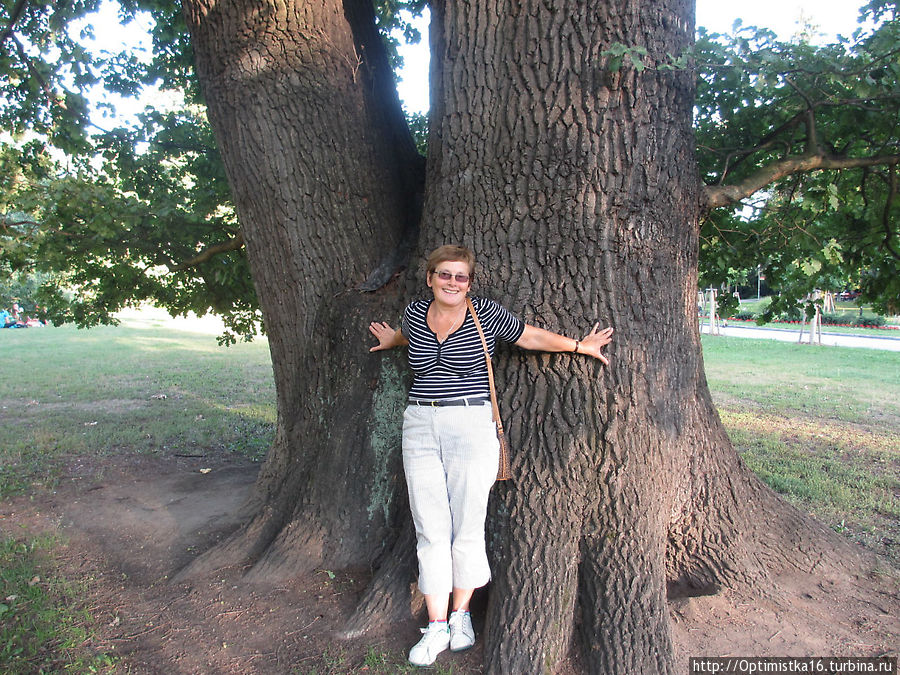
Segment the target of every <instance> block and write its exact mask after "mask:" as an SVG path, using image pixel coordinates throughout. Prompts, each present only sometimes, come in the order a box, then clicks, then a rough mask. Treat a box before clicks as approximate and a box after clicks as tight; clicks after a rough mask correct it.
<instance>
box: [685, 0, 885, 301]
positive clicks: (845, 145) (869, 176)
mask: <svg viewBox="0 0 900 675" xmlns="http://www.w3.org/2000/svg"><path fill="white" fill-rule="evenodd" d="M895 11H896V10H895V4H894V3H885V2H871V3H869V5H868V6H867V8H866V14H867V16H868V17H869V20H871V21H876V22H877V21H880V20H884V19H885V18H887V17H890V16H893V14H892V13H893V12H895ZM898 39H900V34H898V25H897V22H896V21H884V22H883V23H881V24H880V26H879V27H878V29H877V30H874V31H865V30H863V29H862V28H858V29H857V30H856V31H854V32H853V33H852V35H851V36H850V37H839V39H838V40H837V41H836V42H835V43H833V44H829V45H825V46H823V47H814V46H813V45H811V44H810V43H809V42H808V41H807V40H805V39H799V40H793V41H791V42H784V41H779V40H777V39H776V38H775V36H774V35H773V34H772V33H771V32H770V31H767V30H764V29H758V28H752V27H748V28H745V27H741V26H740V25H738V26H736V27H735V32H734V33H733V34H732V35H727V36H726V35H710V34H708V33H707V32H706V31H704V30H703V29H700V35H699V38H698V42H697V45H696V46H695V48H694V54H695V55H696V58H697V59H698V61H699V62H701V63H702V64H704V65H702V66H701V76H700V78H699V92H698V97H697V114H696V121H695V129H696V132H697V137H698V148H699V161H700V171H701V175H702V176H703V177H704V180H705V181H706V182H707V183H708V184H709V187H708V189H707V194H708V196H709V202H708V204H709V206H710V207H715V206H717V205H720V204H721V203H722V200H723V199H725V200H726V201H727V200H728V199H730V198H739V199H742V200H745V201H744V202H743V203H744V206H746V207H748V208H745V209H743V211H744V212H743V213H741V212H735V211H734V210H732V209H718V210H713V211H711V212H710V213H709V214H708V216H707V217H706V218H705V219H704V222H703V228H702V234H701V271H702V273H703V276H704V284H710V283H712V284H716V285H718V284H719V283H721V282H723V281H725V280H726V277H727V275H728V271H729V270H730V269H744V270H747V269H751V270H755V269H756V267H757V266H758V265H760V266H762V267H763V271H764V272H765V273H766V276H767V278H768V280H769V284H770V286H773V287H774V288H776V289H778V291H779V293H780V295H779V296H778V297H777V298H776V299H775V301H774V302H773V303H772V305H770V306H769V308H768V315H769V316H771V315H773V314H775V313H778V312H781V311H784V310H787V309H790V308H791V307H792V305H793V303H794V302H795V301H796V300H798V299H801V298H803V297H804V296H806V295H807V294H808V293H809V292H810V291H812V290H813V289H814V288H826V289H840V288H848V287H850V288H861V289H862V291H863V297H864V299H865V300H866V301H869V302H872V303H873V304H874V305H875V307H876V309H879V310H881V311H883V312H890V313H896V312H897V311H900V285H898V284H900V281H898V279H900V234H898V228H897V222H898V216H897V213H898V208H900V205H898V202H897V176H896V172H897V159H898V158H897V119H898V114H900V104H898V101H900V78H898V75H900V65H898V63H897V53H898V49H897V45H898V44H900V42H898ZM821 169H828V170H827V171H823V170H821ZM761 190H763V191H762V192H761ZM747 211H751V214H749V215H748V214H747V213H746V212H747Z"/></svg>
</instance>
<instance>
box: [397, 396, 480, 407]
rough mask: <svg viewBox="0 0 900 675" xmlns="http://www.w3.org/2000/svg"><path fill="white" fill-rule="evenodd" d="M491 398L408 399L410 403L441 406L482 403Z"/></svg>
mask: <svg viewBox="0 0 900 675" xmlns="http://www.w3.org/2000/svg"><path fill="white" fill-rule="evenodd" d="M490 400H491V397H490V396H476V397H475V398H454V399H449V400H447V401H412V400H411V401H409V404H410V405H425V406H434V407H442V406H445V405H465V406H470V405H482V404H484V403H487V402H488V401H490Z"/></svg>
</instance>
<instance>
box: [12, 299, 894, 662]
mask: <svg viewBox="0 0 900 675" xmlns="http://www.w3.org/2000/svg"><path fill="white" fill-rule="evenodd" d="M215 336H216V334H215V331H214V330H213V331H210V330H208V329H203V330H200V329H198V328H194V327H191V326H190V325H188V326H187V327H185V324H183V323H181V322H177V323H173V322H171V321H170V320H168V319H167V318H164V317H162V316H160V315H158V314H149V315H148V314H140V315H133V316H131V317H129V318H128V319H127V320H126V321H124V323H123V325H121V326H119V327H114V328H113V327H110V328H100V329H93V330H90V331H79V330H76V329H74V328H69V327H63V328H54V329H26V330H16V331H10V330H4V331H2V332H0V353H2V354H3V355H4V357H5V358H4V363H5V364H6V366H7V367H6V377H4V378H3V379H2V380H0V420H2V422H0V499H2V498H5V497H9V496H12V495H16V494H23V493H28V492H31V491H33V490H35V489H36V488H40V487H48V488H49V487H52V486H53V484H54V482H55V481H56V480H58V478H59V476H60V475H62V472H63V470H64V467H65V464H66V462H67V461H70V460H72V459H74V458H76V457H80V456H85V455H89V456H95V457H96V456H104V455H114V454H121V453H160V454H167V453H168V454H181V453H184V454H205V453H221V452H234V453H240V454H242V455H245V456H249V457H251V458H254V459H261V458H262V457H263V455H264V454H265V452H266V450H267V449H268V447H269V444H270V443H271V439H272V436H273V433H274V426H275V394H274V386H273V382H272V369H271V361H270V356H269V352H268V348H267V344H266V341H265V340H259V341H257V342H255V343H250V344H238V345H235V346H233V347H229V348H223V347H219V346H218V345H217V343H216V340H215ZM703 349H704V359H705V363H706V372H707V377H708V380H709V383H710V388H711V389H712V391H713V396H714V398H715V400H716V403H717V405H718V407H719V410H720V416H721V418H722V421H723V423H724V424H725V426H726V429H727V430H728V433H729V435H730V436H731V438H732V441H733V443H734V445H735V447H736V448H737V450H738V452H739V453H740V454H741V455H742V456H743V458H744V459H745V461H746V462H747V464H748V465H749V466H750V467H751V468H752V469H753V470H754V471H756V472H757V474H758V475H760V476H761V477H762V479H763V480H764V481H766V482H767V483H768V484H769V485H771V486H772V487H773V488H774V489H775V490H777V491H779V492H780V493H782V494H783V495H784V496H785V497H786V498H787V499H789V500H790V501H792V502H794V503H795V504H797V505H798V506H800V507H801V508H803V509H805V510H806V511H808V512H810V513H812V514H814V515H815V516H816V517H817V518H819V519H820V520H822V521H823V522H825V523H826V524H828V525H829V526H831V527H832V528H834V529H836V530H838V531H841V532H843V533H844V534H846V535H847V536H849V537H852V538H853V539H855V540H857V541H859V542H860V543H862V544H863V545H865V546H868V547H869V548H871V549H873V550H876V551H878V552H879V553H882V554H884V555H886V556H887V557H888V558H889V559H891V560H892V561H893V563H894V564H895V565H898V566H900V504H898V501H900V353H891V352H883V351H876V350H868V349H849V348H840V347H811V346H809V345H797V344H791V343H782V342H775V341H770V340H752V339H740V338H728V337H710V336H704V337H703ZM56 546H58V542H54V541H53V540H47V539H42V538H36V539H35V538H32V539H27V538H25V539H21V538H11V537H8V536H6V535H4V536H3V537H0V581H2V584H3V585H2V589H0V631H2V632H0V664H3V668H4V670H3V672H4V673H6V672H10V673H13V674H16V673H20V672H21V673H26V672H28V673H30V672H42V671H43V672H51V671H52V672H56V671H59V670H68V671H70V672H79V673H81V672H84V673H89V672H107V671H108V670H110V669H112V668H114V667H115V666H114V661H113V658H112V657H111V656H110V655H108V654H105V653H103V652H102V651H98V649H97V648H96V647H95V646H93V645H94V642H93V641H92V640H93V638H92V634H91V631H90V626H91V625H94V624H92V619H91V617H90V615H89V614H88V613H87V612H86V611H85V610H84V609H79V605H78V602H77V598H78V597H79V596H81V595H83V593H82V592H81V591H80V590H79V588H78V587H76V586H74V585H72V584H71V583H69V582H67V581H66V580H64V579H60V578H58V577H55V576H54V572H53V567H54V564H53V549H54V547H56ZM34 579H38V581H37V582H35V583H32V581H33V580H34ZM4 598H5V599H4ZM10 598H12V599H10ZM8 664H12V665H8ZM363 665H364V667H365V669H366V671H367V672H373V673H397V672H414V671H415V669H413V668H412V667H411V666H409V665H408V664H407V662H406V659H405V655H404V654H393V653H389V652H386V651H384V650H382V649H381V648H379V647H377V646H376V647H372V648H371V649H370V650H369V652H368V653H367V654H366V656H365V663H364V664H363ZM317 667H318V668H320V671H318V672H323V673H338V672H341V673H343V672H350V669H351V668H353V667H355V666H354V665H353V664H350V663H348V658H347V656H346V654H345V653H343V652H342V651H341V649H340V648H335V649H334V650H331V651H329V652H328V653H327V654H323V656H322V659H321V661H320V662H319V664H318V666H317ZM17 669H18V670H17ZM437 672H446V673H452V672H453V671H452V670H446V671H445V670H441V669H438V671H437Z"/></svg>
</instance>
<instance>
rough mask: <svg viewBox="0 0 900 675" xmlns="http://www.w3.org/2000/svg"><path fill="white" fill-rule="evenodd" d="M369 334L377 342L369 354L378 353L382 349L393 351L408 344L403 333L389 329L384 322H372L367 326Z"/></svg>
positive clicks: (388, 325)
mask: <svg viewBox="0 0 900 675" xmlns="http://www.w3.org/2000/svg"><path fill="white" fill-rule="evenodd" d="M369 332H370V333H371V334H372V335H374V336H375V338H376V339H377V340H378V344H377V345H375V346H374V347H372V348H371V349H370V350H369V351H370V352H378V351H381V350H383V349H393V348H394V347H400V346H402V345H405V344H408V343H407V341H406V338H405V337H403V333H401V332H400V331H399V330H394V329H393V328H391V326H390V324H388V323H385V322H384V321H373V322H372V323H370V324H369Z"/></svg>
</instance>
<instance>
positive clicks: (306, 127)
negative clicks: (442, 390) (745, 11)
mask: <svg viewBox="0 0 900 675" xmlns="http://www.w3.org/2000/svg"><path fill="white" fill-rule="evenodd" d="M345 4H346V7H345V6H344V5H345ZM184 8H185V15H186V17H187V21H188V25H189V27H190V29H191V33H192V43H193V45H194V50H195V53H196V60H197V70H198V75H199V77H200V80H201V83H202V85H203V91H204V94H205V96H206V98H207V102H208V106H209V116H210V120H211V122H212V124H213V127H214V129H215V131H216V135H217V139H218V142H219V145H220V147H221V150H222V155H223V157H224V158H225V163H226V168H227V172H228V178H229V182H230V184H231V188H232V192H233V197H234V202H235V204H236V206H237V210H238V214H239V216H240V219H241V224H242V230H243V233H244V237H245V239H246V246H247V255H248V257H249V259H250V262H251V267H252V270H253V275H254V282H255V284H256V287H257V289H258V293H259V298H260V303H261V307H262V309H263V314H264V318H265V325H266V330H267V333H268V337H269V344H270V348H271V352H272V363H273V368H274V376H275V382H276V392H277V403H278V426H277V434H276V439H275V443H274V447H273V449H272V451H271V453H270V456H269V458H268V461H267V463H266V465H265V467H264V468H263V470H262V472H261V474H260V479H259V481H258V484H257V491H256V502H255V506H256V507H257V515H256V516H255V518H253V519H252V520H251V521H250V522H249V523H248V524H247V526H246V527H244V528H243V529H242V530H241V531H240V532H239V533H237V534H236V535H235V536H234V537H233V538H232V539H231V541H229V542H228V543H227V544H225V545H223V546H222V547H219V548H218V549H216V550H215V551H213V552H211V553H210V554H209V555H206V556H204V557H202V558H200V559H199V560H198V561H197V562H196V563H195V564H194V565H193V566H192V568H191V569H189V570H188V571H187V573H188V574H196V573H199V572H202V571H206V570H209V569H211V568H215V567H218V566H223V565H233V564H251V563H252V564H253V570H252V571H251V573H250V574H251V575H252V576H262V577H265V576H270V577H274V576H278V575H281V576H284V575H288V574H294V573H297V572H298V571H300V570H301V569H303V568H311V567H315V566H317V565H321V564H323V562H324V561H325V560H327V561H328V564H329V565H331V566H334V567H341V566H344V565H349V564H356V563H358V562H359V561H360V560H375V559H378V557H379V556H380V555H382V554H383V553H384V552H385V551H386V550H387V549H386V547H387V546H389V545H390V544H391V543H392V542H393V539H394V537H395V529H396V527H397V522H398V514H401V515H400V516H399V517H401V518H402V514H403V513H404V511H405V505H404V504H403V503H402V500H400V499H396V498H395V496H397V495H402V491H401V490H398V489H397V484H398V483H400V482H401V479H400V478H399V458H398V453H397V451H396V450H397V446H398V445H399V438H398V437H397V435H396V429H395V428H394V426H393V423H392V420H395V419H396V416H397V409H398V408H399V407H400V406H401V405H402V401H403V393H402V392H403V388H404V387H403V382H402V374H401V373H402V363H401V361H400V358H399V356H398V357H396V358H394V359H390V358H388V359H376V358H373V357H371V356H370V355H369V354H368V353H367V350H366V340H365V335H366V331H365V327H366V325H367V323H368V321H371V320H372V318H374V317H376V316H379V315H384V314H387V315H388V316H394V315H396V312H397V310H398V303H399V302H400V300H399V299H398V295H397V294H396V293H394V294H391V293H383V294H382V295H380V296H378V297H374V296H365V295H362V294H360V293H358V292H357V291H356V290H355V287H356V286H357V285H358V284H360V283H361V282H362V281H363V280H364V279H365V278H366V276H367V275H368V274H369V272H370V271H371V270H372V269H373V268H375V267H376V264H377V263H378V261H379V260H380V259H381V258H383V257H385V256H388V255H389V254H390V253H391V252H392V251H393V250H394V249H395V248H396V247H397V246H398V244H399V243H400V242H401V240H402V238H403V236H404V235H405V234H406V235H408V233H409V232H408V231H409V229H410V225H411V224H414V223H416V222H417V220H418V212H417V210H416V208H415V204H416V203H417V202H419V201H420V199H421V197H420V193H421V189H422V185H421V181H422V169H423V166H422V165H423V162H422V160H421V159H420V158H419V156H418V155H417V154H416V152H415V148H414V145H413V143H412V140H411V137H410V135H409V132H408V130H407V128H406V126H405V122H404V121H403V117H402V113H401V110H400V106H399V102H398V100H397V97H396V92H395V90H394V88H393V80H392V76H391V73H390V71H389V68H388V63H387V59H386V57H385V54H384V51H383V48H382V45H381V42H380V41H379V39H378V37H377V33H376V31H375V28H374V18H373V14H372V6H371V3H367V2H347V3H343V4H342V3H341V2H337V1H325V2H317V3H306V2H281V1H271V2H258V1H257V0H253V1H252V2H251V1H249V0H247V1H246V2H244V1H241V0H231V1H228V2H216V1H214V0H208V1H200V0H198V1H196V2H185V3H184Z"/></svg>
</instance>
